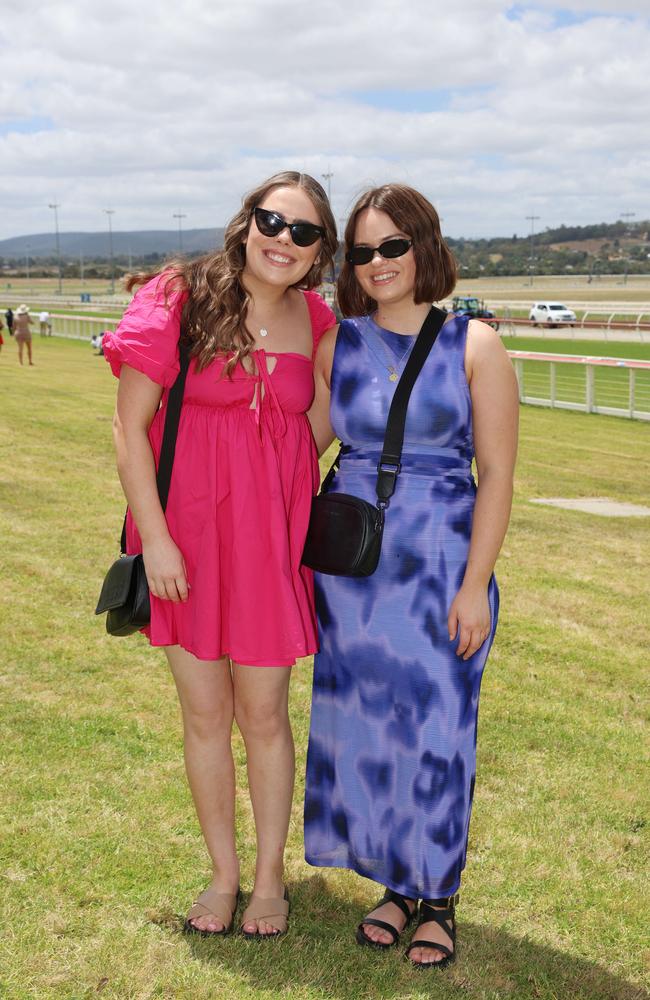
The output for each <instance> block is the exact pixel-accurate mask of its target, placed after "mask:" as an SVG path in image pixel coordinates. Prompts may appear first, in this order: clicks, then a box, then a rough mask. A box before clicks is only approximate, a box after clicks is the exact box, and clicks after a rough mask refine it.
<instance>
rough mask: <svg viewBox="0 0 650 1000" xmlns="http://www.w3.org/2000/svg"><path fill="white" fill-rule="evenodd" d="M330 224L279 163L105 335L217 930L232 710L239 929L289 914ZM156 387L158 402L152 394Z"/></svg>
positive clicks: (202, 927) (206, 910) (264, 933)
mask: <svg viewBox="0 0 650 1000" xmlns="http://www.w3.org/2000/svg"><path fill="white" fill-rule="evenodd" d="M336 247H337V238H336V226H335V222H334V218H333V216H332V212H331V209H330V206H329V202H328V200H327V196H326V194H325V192H324V190H323V188H322V187H321V185H320V184H319V183H318V182H317V181H316V180H314V179H313V178H312V177H310V176H309V175H307V174H300V173H297V172H295V171H287V172H284V173H280V174H276V175H275V176H274V177H271V178H269V180H267V181H265V182H264V183H263V184H261V185H260V186H259V187H258V188H256V189H255V190H254V191H252V192H251V193H250V194H249V195H248V196H247V197H246V198H245V199H244V202H243V206H242V208H241V210H240V211H239V212H238V213H237V214H236V215H235V217H234V218H233V219H232V221H231V222H230V224H229V225H228V226H227V228H226V231H225V236H224V248H223V250H219V251H213V252H211V253H209V254H207V255H205V256H203V257H200V258H199V259H196V260H190V261H182V260H181V261H177V262H174V263H172V264H171V265H170V266H168V267H167V269H166V270H165V272H164V273H162V274H156V275H138V276H135V277H134V278H132V279H131V280H130V282H129V283H128V287H129V288H132V287H134V286H136V285H138V284H142V285H143V287H141V288H140V290H139V291H138V293H137V294H136V295H135V297H134V299H133V301H132V302H131V305H130V306H129V307H128V309H127V310H126V313H125V314H124V317H123V319H122V321H121V322H120V324H119V326H118V328H117V330H116V331H115V333H111V332H107V333H105V334H104V338H103V342H102V346H103V350H104V355H105V357H106V358H107V360H108V361H109V362H110V364H111V367H112V369H113V372H114V374H115V375H117V376H119V379H120V384H119V388H118V393H117V409H116V414H115V422H114V437H115V444H116V450H117V462H118V470H119V474H120V479H121V481H122V485H123V487H124V492H125V493H126V496H127V499H128V504H129V516H128V521H127V551H128V552H129V553H134V552H140V551H141V552H142V554H143V557H144V565H145V570H146V574H147V579H148V582H149V587H150V590H151V624H150V626H149V627H148V628H147V629H146V633H147V635H148V636H149V641H150V642H151V644H152V645H154V646H162V647H163V648H164V650H165V653H166V655H167V660H168V662H169V665H170V668H171V671H172V674H173V677H174V680H175V682H176V687H177V690H178V695H179V699H180V704H181V710H182V715H183V726H184V733H185V762H186V769H187V774H188V778H189V782H190V787H191V790H192V794H193V796H194V802H195V805H196V810H197V813H198V818H199V822H200V824H201V829H202V831H203V835H204V838H205V842H206V845H207V848H208V851H209V854H210V856H211V859H212V878H211V883H210V885H209V887H208V888H207V889H206V890H205V891H204V892H203V893H201V895H200V896H199V897H198V899H197V901H196V903H195V904H194V906H192V908H191V909H190V910H189V913H188V915H187V920H186V924H185V928H186V930H187V931H189V932H196V933H200V934H204V935H217V934H225V933H227V932H228V931H229V930H230V929H231V927H232V926H233V923H234V919H235V911H236V908H237V903H238V896H239V858H238V854H237V845H236V840H235V768H234V762H233V754H232V748H231V734H232V726H233V720H236V721H237V725H238V727H239V729H240V731H241V733H242V735H243V738H244V742H245V744H246V756H247V768H248V781H249V791H250V797H251V802H252V808H253V815H254V819H255V830H256V835H257V858H256V871H255V884H254V886H253V892H252V896H251V898H250V900H249V904H248V907H247V908H246V910H245V912H244V914H243V916H242V921H241V930H242V932H243V933H244V934H245V935H246V936H248V937H256V938H262V937H264V938H267V937H277V936H278V935H279V934H283V933H284V932H285V931H286V929H287V918H288V913H289V900H288V893H287V891H286V888H285V884H284V849H285V844H286V838H287V832H288V827H289V817H290V810H291V800H292V793H293V784H294V746H293V737H292V733H291V726H290V723H289V715H288V691H289V680H290V675H291V668H292V666H293V664H294V662H295V660H296V659H297V658H298V657H305V656H308V655H309V654H310V653H313V652H314V651H315V649H316V617H315V610H314V605H313V576H312V573H311V571H309V570H307V569H305V568H304V567H302V566H301V556H302V550H303V547H304V541H305V536H306V533H307V524H308V521H309V513H310V508H311V500H312V496H313V495H314V493H315V492H316V491H317V489H318V483H319V473H318V458H317V455H316V447H315V444H314V439H313V436H312V432H311V428H310V425H309V421H308V419H307V414H306V411H307V410H308V409H309V406H310V405H311V402H312V399H313V395H314V380H313V353H314V351H315V349H316V345H317V344H318V341H319V340H320V338H321V336H322V335H323V334H324V333H325V331H326V330H327V329H329V328H330V327H331V326H333V325H334V323H335V321H336V320H335V317H334V315H333V313H332V311H331V310H330V309H329V308H328V307H327V306H326V305H325V303H324V302H323V300H322V299H321V298H320V296H319V295H318V294H317V293H316V292H315V291H314V290H313V289H315V288H317V287H318V286H319V285H320V283H321V280H322V276H323V274H324V273H326V272H327V271H328V270H329V269H330V268H331V266H332V262H333V257H334V253H335V251H336ZM181 335H182V337H183V338H184V342H185V343H186V345H187V348H188V349H189V352H190V354H191V363H190V367H189V371H188V375H187V381H186V384H185V393H184V397H183V405H182V409H181V415H180V425H179V429H178V438H177V444H176V452H175V458H174V468H173V474H172V479H171V487H170V493H169V500H168V503H167V508H166V510H165V512H164V513H163V511H162V509H161V506H160V501H159V499H158V492H157V489H156V475H155V474H156V461H157V459H158V456H159V454H160V447H161V439H162V431H163V425H164V420H165V413H166V402H167V397H168V390H169V388H170V386H171V385H172V384H173V383H174V381H175V380H176V377H177V374H178V371H179V349H178V345H179V338H180V337H181ZM161 400H162V406H160V403H161Z"/></svg>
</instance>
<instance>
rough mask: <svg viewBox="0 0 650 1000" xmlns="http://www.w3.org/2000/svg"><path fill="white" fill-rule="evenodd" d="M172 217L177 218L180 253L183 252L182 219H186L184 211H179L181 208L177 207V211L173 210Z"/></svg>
mask: <svg viewBox="0 0 650 1000" xmlns="http://www.w3.org/2000/svg"><path fill="white" fill-rule="evenodd" d="M172 218H173V219H178V249H179V250H180V252H181V253H182V252H183V219H186V218H187V216H186V215H185V213H184V212H181V210H180V208H179V210H178V212H174V214H173V216H172Z"/></svg>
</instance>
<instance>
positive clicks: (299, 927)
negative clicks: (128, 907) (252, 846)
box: [155, 875, 650, 1000]
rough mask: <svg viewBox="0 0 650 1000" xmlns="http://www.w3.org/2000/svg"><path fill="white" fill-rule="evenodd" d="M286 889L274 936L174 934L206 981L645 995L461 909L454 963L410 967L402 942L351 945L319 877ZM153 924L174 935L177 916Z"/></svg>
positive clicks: (480, 999) (344, 918)
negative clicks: (284, 917) (282, 927)
mask: <svg viewBox="0 0 650 1000" xmlns="http://www.w3.org/2000/svg"><path fill="white" fill-rule="evenodd" d="M289 891H290V894H291V904H292V913H291V923H290V928H289V933H288V934H287V936H286V937H284V938H282V939H281V940H279V941H246V940H244V939H243V938H242V937H241V935H239V934H234V935H232V936H230V937H227V938H217V939H215V940H210V939H205V938H199V937H191V936H188V937H183V941H185V942H187V947H188V949H189V950H190V951H191V952H192V954H193V956H194V958H195V959H196V960H197V961H199V962H202V963H205V964H207V965H211V966H213V967H214V972H215V988H216V986H217V984H218V976H219V970H221V971H222V972H224V973H225V972H228V973H229V974H230V975H231V976H234V977H235V978H240V979H241V981H242V984H246V986H247V988H248V990H249V991H250V990H259V991H260V996H265V997H275V996H278V997H284V996H291V995H292V994H294V993H295V994H298V995H299V996H300V997H313V998H315V1000H316V998H318V1000H320V998H322V1000H361V998H373V1000H374V998H378V1000H380V998H384V1000H398V998H412V1000H415V998H418V997H424V996H426V997H433V998H435V997H440V998H442V997H445V998H450V997H451V998H454V997H457V998H460V997H463V998H464V1000H491V998H500V997H510V998H512V1000H529V998H530V1000H557V998H561V1000H650V994H649V993H647V992H646V991H645V990H644V989H643V988H642V987H640V986H636V985H634V984H633V983H630V982H627V981H626V980H625V979H623V978H621V977H620V976H617V975H614V974H612V973H611V972H609V971H608V970H607V969H606V968H605V967H604V966H602V965H598V964H597V963H596V962H592V961H589V960H586V959H584V958H578V957H576V956H574V955H571V954H567V953H565V952H561V951H558V950H557V949H554V948H551V947H548V946H546V945H541V944H536V943H535V942H534V941H531V940H527V939H519V938H516V937H514V936H513V935H511V934H509V933H507V932H506V931H503V930H499V929H491V928H486V927H481V926H478V925H476V924H472V923H468V922H466V921H464V920H463V919H462V911H461V912H460V914H459V916H460V920H459V925H458V933H459V957H458V961H457V962H456V964H455V965H453V966H451V967H449V968H448V969H446V970H444V971H442V972H440V971H433V970H421V969H414V968H412V967H411V966H410V964H409V963H408V962H407V961H406V960H405V959H404V957H403V952H404V946H405V945H404V942H402V943H400V945H398V947H397V948H395V949H391V950H390V951H388V952H380V951H375V950H374V949H370V948H359V947H358V946H357V945H356V944H355V942H354V929H355V927H356V925H357V924H358V922H359V920H360V918H361V916H362V915H363V911H362V910H360V908H359V904H358V903H352V902H348V901H346V900H344V899H342V898H341V897H340V896H339V895H334V894H333V893H332V892H331V891H330V890H329V889H328V886H327V883H326V881H325V880H324V879H323V877H322V876H320V875H315V876H314V877H312V878H309V879H303V880H301V881H300V882H296V883H293V884H291V885H290V886H289ZM241 912H242V909H241V908H240V910H239V913H238V917H240V916H241ZM155 922H156V923H158V921H155ZM160 924H161V925H162V926H163V927H166V928H167V930H171V931H172V932H174V933H178V934H179V935H180V929H181V926H182V919H181V918H178V919H175V920H164V919H163V920H160ZM236 926H237V925H236Z"/></svg>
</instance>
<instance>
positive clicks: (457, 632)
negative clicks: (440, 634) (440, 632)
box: [447, 584, 491, 660]
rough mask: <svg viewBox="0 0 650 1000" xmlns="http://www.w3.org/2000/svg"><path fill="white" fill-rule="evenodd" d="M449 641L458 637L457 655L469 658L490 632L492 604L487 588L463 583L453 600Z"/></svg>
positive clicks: (448, 617)
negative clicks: (489, 600)
mask: <svg viewBox="0 0 650 1000" xmlns="http://www.w3.org/2000/svg"><path fill="white" fill-rule="evenodd" d="M447 625H448V626H449V641H450V642H451V641H452V640H453V639H455V638H456V637H458V645H457V647H456V655H457V656H462V657H463V659H464V660H469V658H470V656H473V655H474V653H475V652H476V651H477V649H480V647H481V646H482V645H483V643H484V642H485V640H486V639H487V637H488V636H489V634H490V625H491V622H490V605H489V602H488V596H487V588H486V587H482V586H476V585H472V584H463V586H462V587H461V588H460V590H459V591H458V593H457V594H456V596H455V598H454V600H453V601H452V605H451V608H450V609H449V615H448V616H447Z"/></svg>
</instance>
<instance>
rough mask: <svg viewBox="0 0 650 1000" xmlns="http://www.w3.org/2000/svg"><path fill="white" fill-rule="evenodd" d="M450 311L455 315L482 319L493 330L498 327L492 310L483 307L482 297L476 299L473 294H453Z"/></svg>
mask: <svg viewBox="0 0 650 1000" xmlns="http://www.w3.org/2000/svg"><path fill="white" fill-rule="evenodd" d="M450 311H451V312H453V313H456V315H457V316H471V317H472V319H482V320H484V321H485V322H486V323H487V324H488V326H491V327H492V329H493V330H498V329H499V321H498V320H497V319H496V316H495V314H494V313H493V312H492V310H491V309H486V308H485V302H484V301H483V299H477V298H476V297H475V296H473V295H455V296H454V299H453V302H452V303H451V310H450Z"/></svg>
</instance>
